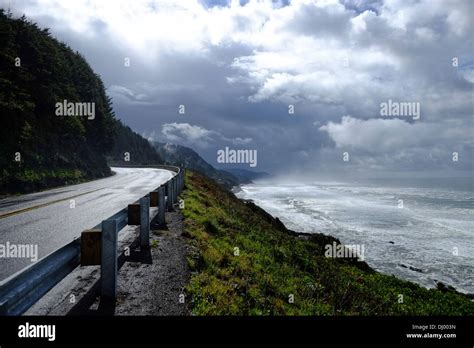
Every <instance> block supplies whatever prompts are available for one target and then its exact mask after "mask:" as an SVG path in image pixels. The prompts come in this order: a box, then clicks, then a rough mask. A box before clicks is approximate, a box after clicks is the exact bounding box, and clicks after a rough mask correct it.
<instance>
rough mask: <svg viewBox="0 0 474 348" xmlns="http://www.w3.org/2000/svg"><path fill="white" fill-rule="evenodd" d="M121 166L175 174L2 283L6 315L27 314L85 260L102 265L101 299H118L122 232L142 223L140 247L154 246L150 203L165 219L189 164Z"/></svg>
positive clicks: (0, 303) (0, 300) (0, 310)
mask: <svg viewBox="0 0 474 348" xmlns="http://www.w3.org/2000/svg"><path fill="white" fill-rule="evenodd" d="M116 167H134V168H158V169H166V170H169V171H173V172H174V173H175V175H173V177H172V178H171V179H170V180H168V181H167V182H166V183H164V184H162V185H160V186H159V187H158V188H156V189H155V190H153V191H151V192H150V193H149V194H147V195H145V196H143V197H141V198H140V199H139V200H138V201H137V202H138V203H137V202H135V203H132V204H129V205H128V207H126V208H124V209H122V210H120V211H119V212H117V213H115V214H114V215H112V216H110V217H109V218H107V219H105V220H103V221H102V222H101V223H100V224H98V225H97V226H95V227H94V228H92V229H90V230H86V231H84V232H83V233H82V235H81V237H78V238H76V239H74V240H73V241H72V242H70V243H68V244H66V245H65V246H63V247H61V248H59V249H57V250H55V251H54V252H52V253H51V254H49V255H47V256H45V257H44V258H42V259H41V260H39V261H38V262H36V263H35V264H33V265H31V266H29V267H27V268H25V269H23V270H21V271H19V272H17V273H15V274H13V275H12V276H10V277H8V278H7V279H5V280H3V281H2V282H0V315H21V314H23V313H24V312H25V311H26V310H28V308H30V307H31V306H32V305H33V304H34V303H35V302H36V301H38V300H39V299H40V298H41V297H43V296H44V295H45V294H46V293H47V292H48V291H49V290H51V289H52V288H53V287H54V286H55V285H56V284H57V283H59V282H60V281H61V280H62V279H63V278H64V277H66V276H67V275H68V274H69V273H71V272H72V271H73V270H74V269H75V268H77V267H78V266H80V265H97V264H100V269H101V278H100V282H101V285H100V292H101V299H102V298H104V299H115V298H116V289H117V266H118V253H117V248H118V233H119V232H120V230H122V229H123V228H124V227H125V226H127V225H140V248H148V247H149V234H150V221H151V219H152V216H150V206H151V207H157V208H158V209H157V211H158V216H157V219H158V223H159V224H164V223H165V210H166V209H167V210H168V211H172V210H173V208H174V204H175V203H176V202H177V198H178V195H179V194H180V193H181V191H182V189H183V187H184V169H183V168H180V167H175V166H166V165H158V166H124V165H118V166H116ZM137 209H138V210H137ZM137 218H138V220H137ZM94 240H95V242H94ZM88 241H89V244H87V243H88ZM94 250H95V251H96V252H94ZM98 250H100V251H98Z"/></svg>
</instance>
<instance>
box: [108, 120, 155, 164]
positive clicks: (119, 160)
mask: <svg viewBox="0 0 474 348" xmlns="http://www.w3.org/2000/svg"><path fill="white" fill-rule="evenodd" d="M117 123H118V127H117V135H116V137H115V141H114V146H113V149H112V152H111V154H110V162H112V163H114V164H161V163H163V160H162V159H161V157H160V155H158V153H157V151H156V150H155V148H154V147H153V146H152V145H151V144H150V142H149V141H148V140H147V139H145V138H143V137H142V136H141V135H140V134H138V133H136V132H134V131H133V130H132V129H131V128H130V127H128V126H126V125H124V124H122V122H120V121H118V122H117ZM127 154H129V155H130V158H129V161H125V156H126V155H127Z"/></svg>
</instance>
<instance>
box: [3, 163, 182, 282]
mask: <svg viewBox="0 0 474 348" xmlns="http://www.w3.org/2000/svg"><path fill="white" fill-rule="evenodd" d="M112 170H113V171H115V172H116V174H115V175H114V176H111V177H108V178H105V179H100V180H94V181H90V182H87V183H84V184H79V185H72V186H66V187H61V188H56V189H52V190H48V191H42V192H38V193H32V194H27V195H22V196H18V197H10V198H5V199H1V200H0V248H2V246H3V250H5V246H7V245H19V244H32V245H37V250H38V259H40V258H42V257H44V256H46V255H47V254H49V253H51V252H52V251H54V250H55V249H57V248H59V247H61V246H63V245H64V244H66V243H68V242H70V241H71V240H73V239H74V238H76V237H79V236H80V234H81V232H82V231H83V230H85V229H88V228H92V227H94V226H95V225H97V224H99V223H100V222H101V221H102V220H103V219H105V218H107V217H109V216H111V215H113V214H114V213H116V212H117V211H119V210H121V209H123V208H125V207H126V206H127V204H129V203H133V202H134V201H136V200H137V199H138V198H140V197H142V196H143V195H145V194H146V193H148V192H149V191H151V190H153V189H155V188H157V187H158V186H160V185H161V184H163V183H165V182H166V181H168V180H169V179H170V178H171V177H172V175H173V173H172V172H170V171H167V170H164V169H155V168H112ZM71 200H73V201H74V204H75V207H72V204H71V203H72V202H71ZM31 263H32V261H31V260H30V259H25V258H18V257H2V255H1V249H0V280H2V279H5V278H6V277H8V276H9V275H11V274H13V273H15V272H17V271H19V270H21V269H22V268H24V267H26V266H28V265H30V264H31Z"/></svg>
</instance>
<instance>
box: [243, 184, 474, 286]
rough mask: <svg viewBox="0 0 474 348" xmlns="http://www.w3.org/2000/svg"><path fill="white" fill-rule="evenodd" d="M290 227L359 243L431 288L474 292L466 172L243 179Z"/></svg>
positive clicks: (386, 266) (381, 267) (473, 232)
mask: <svg viewBox="0 0 474 348" xmlns="http://www.w3.org/2000/svg"><path fill="white" fill-rule="evenodd" d="M237 196H238V197H239V198H244V199H252V200H253V201H254V202H255V203H256V204H258V205H259V206H261V207H262V208H264V209H265V210H266V211H268V212H269V213H270V214H272V215H273V216H275V217H278V218H280V220H281V221H282V222H283V223H284V224H285V225H286V226H287V227H288V228H290V229H292V230H295V231H299V232H322V233H324V234H329V235H332V236H334V237H337V238H338V239H339V240H340V241H341V242H342V243H343V244H351V245H354V244H358V245H364V250H365V253H364V258H365V261H366V262H367V263H368V264H369V265H370V266H372V267H373V268H375V269H376V270H378V271H380V272H382V273H385V274H393V275H395V276H397V277H399V278H402V279H406V280H411V281H414V282H416V283H419V284H421V285H423V286H425V287H428V288H433V287H435V286H436V281H441V282H443V283H445V284H447V285H451V286H454V287H455V288H456V289H457V290H458V291H461V292H465V293H474V214H473V209H474V183H473V179H472V178H430V179H376V180H358V181H354V182H350V183H349V182H327V181H326V182H323V181H314V182H306V183H302V184H289V183H288V182H285V183H283V182H278V181H277V180H276V181H275V180H272V181H260V182H256V183H253V184H248V185H243V186H241V191H239V192H237Z"/></svg>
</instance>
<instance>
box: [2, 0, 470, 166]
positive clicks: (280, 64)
mask: <svg viewBox="0 0 474 348" xmlns="http://www.w3.org/2000/svg"><path fill="white" fill-rule="evenodd" d="M0 4H2V5H3V6H4V7H7V5H6V4H7V2H5V1H0ZM91 6H92V7H91ZM11 7H12V10H13V11H14V13H15V14H16V15H21V14H23V13H25V14H26V15H27V16H28V17H29V18H31V19H32V20H34V21H36V22H38V24H39V25H40V26H42V27H50V28H51V31H52V33H53V35H54V36H56V37H57V38H58V39H59V40H61V41H64V42H66V43H68V44H69V45H70V46H71V47H72V48H73V49H74V50H78V51H79V52H81V54H83V55H84V56H85V57H86V59H87V60H88V61H89V62H90V64H91V65H92V67H93V68H94V70H95V71H96V72H97V73H98V74H99V75H101V77H102V79H103V80H104V83H105V85H106V88H107V92H108V94H109V95H110V96H111V97H112V98H113V101H114V109H115V111H116V114H117V116H118V117H119V118H121V119H122V120H123V121H124V122H125V123H127V124H128V125H130V126H131V127H132V128H133V129H135V130H136V131H138V132H139V133H141V134H143V135H144V136H146V137H148V138H150V139H154V140H160V141H170V142H179V143H182V144H184V145H187V146H190V147H193V148H195V149H196V150H197V151H198V152H199V153H201V154H203V155H204V157H205V158H206V159H207V160H208V161H209V162H211V163H212V164H216V152H217V150H219V149H222V148H223V147H225V146H230V147H233V148H249V149H257V150H258V152H259V157H258V167H257V169H261V170H269V171H273V170H275V171H277V170H283V171H286V170H287V168H288V167H290V166H292V165H294V164H299V165H303V166H304V167H305V168H307V169H308V170H317V171H324V170H327V171H331V172H334V171H346V172H348V173H351V172H358V171H361V172H363V171H367V172H371V171H382V172H397V171H398V172H400V171H413V170H416V171H419V170H439V171H449V170H470V169H471V168H472V151H473V145H472V144H473V142H472V131H473V129H472V121H471V120H472V117H473V104H472V88H473V82H474V73H473V71H474V70H473V66H472V61H473V59H474V52H473V47H474V43H473V39H472V32H473V28H472V23H473V22H474V21H473V19H472V13H473V11H472V10H473V9H472V2H470V1H452V2H449V3H448V2H442V1H414V2H410V1H403V2H389V3H385V4H384V3H383V2H382V1H369V2H367V1H364V2H362V1H356V0H352V1H349V0H345V1H339V2H338V1H334V2H316V1H310V0H307V1H293V2H288V1H267V2H258V1H245V2H242V1H189V2H170V1H151V2H140V1H138V2H131V1H128V2H127V1H113V2H94V3H89V2H87V1H84V2H82V1H75V2H59V1H53V0H52V1H19V2H15V4H14V5H13V4H12V5H11ZM126 58H128V59H129V60H130V66H129V67H127V66H125V65H124V60H125V59H126ZM453 58H456V59H458V61H459V67H454V66H453ZM388 99H392V100H394V101H414V102H419V103H420V105H421V118H420V120H419V121H413V120H410V119H407V118H383V117H381V116H380V103H382V102H385V101H387V100H388ZM180 105H184V106H185V111H186V112H185V114H184V115H182V114H180V113H179V112H178V111H179V109H178V108H179V106H180ZM289 105H293V106H294V110H295V114H290V113H289V112H288V110H289ZM346 151H347V152H349V153H350V154H351V161H350V163H344V162H342V153H343V152H346ZM453 152H459V154H460V158H461V159H462V161H460V162H457V163H453V161H452V159H451V158H452V153H453Z"/></svg>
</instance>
